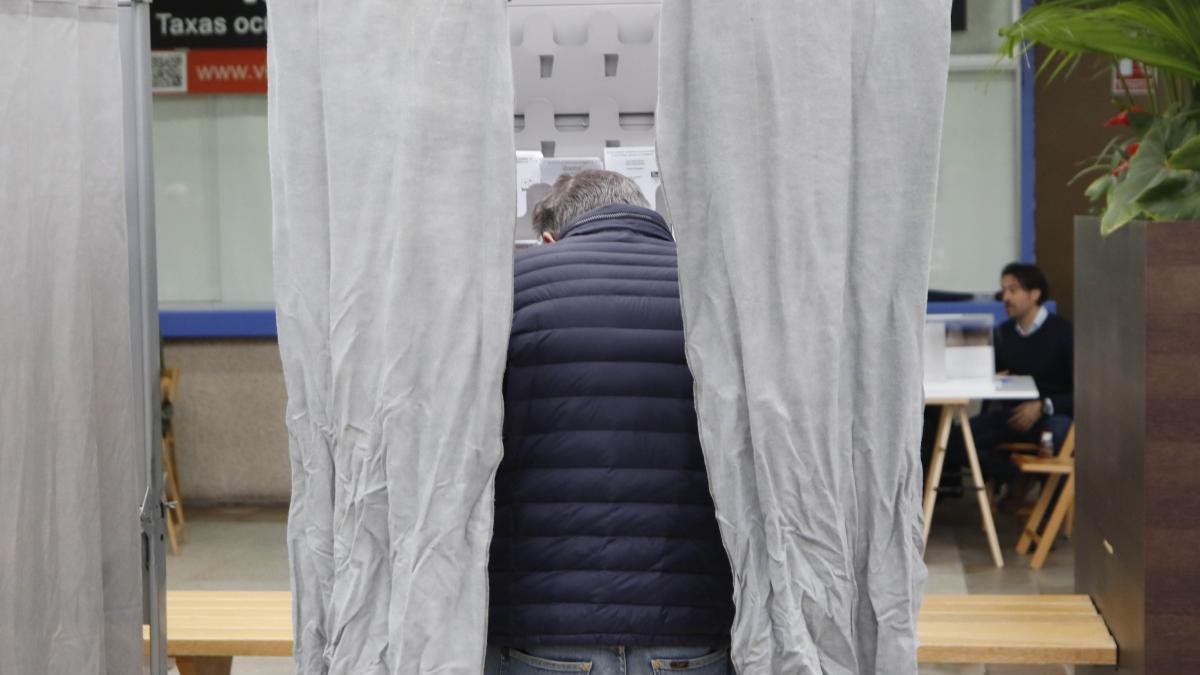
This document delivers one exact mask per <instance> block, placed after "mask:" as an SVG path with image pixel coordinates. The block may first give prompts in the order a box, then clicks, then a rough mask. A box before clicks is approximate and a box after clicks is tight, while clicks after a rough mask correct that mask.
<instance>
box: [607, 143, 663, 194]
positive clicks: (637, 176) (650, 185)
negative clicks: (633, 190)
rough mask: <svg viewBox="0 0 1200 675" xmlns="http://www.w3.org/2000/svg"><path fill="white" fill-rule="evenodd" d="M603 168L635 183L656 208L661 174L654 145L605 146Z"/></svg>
mask: <svg viewBox="0 0 1200 675" xmlns="http://www.w3.org/2000/svg"><path fill="white" fill-rule="evenodd" d="M604 168H606V169H608V170H609V171H615V172H617V173H619V174H621V175H623V176H625V177H626V178H629V179H630V180H632V181H633V182H635V183H637V185H638V187H639V188H641V189H642V194H643V195H645V197H646V201H648V202H650V208H652V209H657V208H658V188H659V187H660V186H661V185H662V176H661V175H660V174H659V173H658V155H657V154H655V152H654V147H653V146H650V147H629V148H605V149H604Z"/></svg>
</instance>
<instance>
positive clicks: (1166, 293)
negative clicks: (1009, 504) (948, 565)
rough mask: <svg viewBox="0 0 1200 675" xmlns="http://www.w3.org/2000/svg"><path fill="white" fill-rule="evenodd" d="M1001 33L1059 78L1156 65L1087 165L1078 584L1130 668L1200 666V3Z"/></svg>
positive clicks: (1080, 255) (1071, 5)
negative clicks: (1036, 50) (1092, 65)
mask: <svg viewBox="0 0 1200 675" xmlns="http://www.w3.org/2000/svg"><path fill="white" fill-rule="evenodd" d="M1001 34H1002V35H1003V36H1004V38H1005V44H1004V51H1005V53H1007V54H1009V55H1018V54H1024V53H1025V52H1026V51H1028V50H1029V49H1030V48H1032V47H1033V46H1034V45H1042V46H1044V47H1045V48H1046V52H1045V58H1044V60H1043V62H1042V63H1041V65H1040V68H1039V73H1040V74H1042V75H1045V76H1047V79H1048V80H1049V81H1050V82H1051V83H1052V82H1053V80H1054V77H1056V76H1058V75H1060V74H1062V73H1064V72H1066V71H1068V70H1070V69H1072V68H1074V67H1075V66H1076V65H1077V64H1078V63H1079V59H1080V57H1081V56H1084V55H1103V56H1107V57H1109V58H1111V59H1112V60H1113V62H1114V65H1117V62H1118V61H1119V60H1121V59H1131V60H1133V61H1135V62H1137V63H1140V64H1144V65H1145V66H1147V67H1148V68H1149V69H1148V71H1147V72H1148V73H1149V74H1150V77H1151V78H1152V79H1151V81H1150V82H1149V83H1148V85H1149V86H1148V91H1147V96H1146V97H1145V98H1144V99H1143V100H1145V101H1146V102H1145V103H1144V104H1143V106H1141V107H1139V106H1137V105H1135V103H1134V100H1133V96H1131V95H1129V93H1130V92H1129V87H1128V83H1126V87H1125V90H1126V91H1125V93H1126V96H1124V97H1122V100H1121V101H1119V103H1118V105H1119V106H1120V108H1121V109H1120V111H1119V112H1118V114H1117V115H1116V116H1114V117H1113V118H1112V119H1110V120H1109V122H1108V125H1109V126H1113V127H1117V128H1122V129H1124V130H1125V131H1126V133H1124V134H1122V135H1121V137H1120V138H1118V139H1116V140H1115V141H1113V142H1112V143H1111V144H1110V145H1109V146H1108V148H1107V150H1106V151H1105V152H1104V153H1103V154H1102V155H1101V156H1100V157H1099V158H1098V159H1097V160H1096V161H1095V162H1094V163H1093V164H1092V166H1091V167H1089V169H1088V170H1089V171H1096V172H1098V173H1099V174H1100V175H1099V176H1098V177H1097V178H1095V179H1094V180H1093V181H1092V183H1091V185H1090V186H1089V187H1088V196H1089V197H1090V198H1091V199H1092V200H1093V201H1094V202H1096V203H1097V204H1098V205H1099V206H1100V209H1099V210H1100V214H1099V215H1100V218H1099V223H1100V224H1099V226H1098V225H1097V219H1096V218H1080V219H1078V220H1077V222H1076V227H1075V313H1074V321H1075V357H1074V359H1075V363H1074V367H1075V410H1074V413H1075V429H1076V438H1077V443H1078V452H1077V455H1076V464H1075V467H1074V472H1075V473H1074V480H1075V484H1076V487H1077V489H1076V492H1075V494H1076V501H1075V531H1074V534H1073V543H1074V547H1075V585H1076V590H1077V592H1079V593H1085V594H1088V595H1090V596H1091V597H1092V599H1093V600H1094V601H1095V602H1096V605H1097V606H1098V607H1099V609H1100V611H1101V613H1102V614H1103V615H1104V619H1105V622H1106V623H1107V625H1108V626H1109V628H1110V629H1111V631H1112V634H1113V636H1114V637H1115V638H1116V641H1117V644H1118V646H1119V650H1118V654H1119V660H1120V664H1119V667H1118V670H1117V672H1121V673H1125V672H1129V673H1160V672H1161V673H1167V672H1171V673H1176V672H1194V671H1195V664H1196V663H1200V640H1194V639H1193V640H1180V639H1179V636H1180V635H1185V634H1186V635H1197V634H1200V611H1196V608H1197V607H1200V584H1198V583H1196V582H1195V579H1196V576H1195V575H1196V572H1195V570H1196V569H1200V548H1197V547H1196V546H1181V545H1180V542H1182V541H1200V520H1197V518H1196V517H1195V513H1196V509H1197V508H1200V498H1197V495H1200V422H1198V421H1197V420H1198V417H1197V413H1196V408H1197V406H1198V405H1200V377H1197V373H1200V222H1197V221H1200V96H1198V93H1197V89H1198V87H1197V83H1198V82H1200V0H1045V1H1043V2H1041V3H1040V4H1038V5H1035V6H1034V7H1032V8H1031V9H1029V10H1028V11H1027V12H1025V14H1024V16H1022V17H1021V19H1020V20H1019V21H1017V22H1016V23H1014V24H1012V25H1010V26H1008V27H1006V28H1004V29H1003V30H1002V31H1001ZM1118 72H1120V71H1119V70H1118ZM1102 115H1103V113H1101V114H1098V115H1097V116H1098V117H1101V116H1102ZM1085 173H1086V172H1085ZM1053 198H1054V196H1053V195H1039V199H1053ZM1077 672H1078V673H1079V674H1080V675H1083V674H1084V673H1092V672H1095V673H1099V672H1113V671H1112V670H1110V669H1105V670H1103V671H1101V670H1098V669H1090V670H1077Z"/></svg>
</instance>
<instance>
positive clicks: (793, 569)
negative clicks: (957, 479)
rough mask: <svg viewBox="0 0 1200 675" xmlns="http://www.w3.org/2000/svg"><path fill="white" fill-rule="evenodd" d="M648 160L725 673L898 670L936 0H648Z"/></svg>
mask: <svg viewBox="0 0 1200 675" xmlns="http://www.w3.org/2000/svg"><path fill="white" fill-rule="evenodd" d="M661 30H662V34H661V41H662V42H661V44H662V48H661V63H660V77H659V82H660V84H659V87H660V92H659V106H658V154H659V166H660V168H661V170H662V175H663V181H664V182H663V186H664V189H665V192H666V195H667V200H668V205H669V208H670V212H671V215H672V219H673V223H674V228H675V234H676V238H677V239H678V242H679V260H680V270H679V276H680V284H681V290H682V300H683V309H684V321H685V331H686V336H687V354H688V363H689V364H690V366H691V368H692V371H693V374H694V375H695V377H696V405H697V412H698V415H699V420H700V432H701V442H702V444H703V447H704V453H705V457H706V461H707V464H708V469H709V481H710V485H711V488H712V491H713V496H714V498H715V501H716V505H717V514H718V519H719V520H720V525H721V531H722V536H723V538H724V541H725V546H726V550H727V551H728V553H729V556H730V560H731V562H732V564H733V570H734V576H735V581H734V588H735V600H736V603H737V609H738V611H737V618H736V622H735V626H734V630H733V656H734V662H735V664H736V665H737V667H738V671H739V672H740V673H742V674H743V675H747V674H752V675H758V674H761V675H774V674H778V673H789V674H791V673H830V674H835V673H836V674H841V673H847V674H850V673H880V674H886V675H899V674H902V673H915V672H916V670H917V665H916V646H917V645H916V640H915V631H916V618H917V613H918V610H919V605H920V598H921V592H922V588H923V582H924V578H925V567H924V564H923V563H922V544H921V513H920V494H919V492H920V485H921V473H920V459H919V455H918V441H919V437H920V429H921V418H920V415H921V408H922V391H921V349H920V337H921V328H922V325H923V321H924V309H925V293H926V288H927V284H928V270H929V257H930V245H931V234H932V229H933V212H934V197H935V186H936V177H937V169H938V157H939V146H940V135H941V121H942V113H943V104H944V100H945V90H946V84H947V68H948V59H949V56H948V54H949V35H950V33H949V1H948V0H851V1H848V2H841V3H829V2H816V1H815V0H801V1H796V0H788V1H786V2H785V1H782V0H780V1H765V2H728V1H727V0H664V3H663V16H662V29H661Z"/></svg>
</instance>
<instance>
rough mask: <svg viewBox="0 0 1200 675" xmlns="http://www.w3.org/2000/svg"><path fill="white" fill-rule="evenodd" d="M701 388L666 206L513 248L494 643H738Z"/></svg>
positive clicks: (600, 218) (590, 217) (586, 221)
mask: <svg viewBox="0 0 1200 675" xmlns="http://www.w3.org/2000/svg"><path fill="white" fill-rule="evenodd" d="M692 386H693V385H692V376H691V373H690V371H689V370H688V367H687V364H686V362H685V361H684V349H683V321H682V317H681V314H680V306H679V284H678V280H677V277H676V257H675V243H674V241H673V240H672V238H671V235H670V232H669V231H668V229H667V227H666V224H665V223H664V222H663V220H662V218H661V216H659V215H658V214H657V213H655V212H653V211H650V210H647V209H640V208H636V207H630V206H610V207H605V208H603V209H597V210H596V211H592V212H591V213H588V214H585V215H584V216H582V217H580V218H579V219H577V220H576V221H575V222H574V223H572V224H571V225H569V226H568V227H567V228H566V230H565V232H564V236H563V237H562V239H561V241H559V242H558V243H555V244H552V245H549V246H542V247H538V248H535V249H530V250H527V251H524V252H522V253H521V254H520V255H518V257H517V263H516V298H515V307H514V313H513V328H512V339H511V341H510V343H509V352H508V371H507V374H506V376H505V387H504V397H505V420H504V450H505V455H504V460H503V461H502V462H501V464H500V469H499V473H498V475H497V477H496V524H495V537H494V540H493V543H492V552H491V560H490V563H489V568H490V569H489V571H490V576H491V608H490V619H489V633H490V639H491V641H492V643H493V644H499V645H504V646H514V647H521V646H535V645H642V646H649V645H660V646H673V645H708V644H720V643H724V642H728V640H729V630H730V623H731V621H732V617H733V603H732V594H733V590H732V582H731V574H730V569H729V561H728V559H727V557H726V555H725V551H724V548H723V547H722V545H721V540H720V536H719V534H718V531H717V523H716V518H715V515H714V510H713V503H712V498H711V496H710V493H709V490H708V478H707V474H706V473H705V469H704V458H703V456H702V454H701V452H700V443H699V439H698V436H697V429H696V414H695V407H694V404H693V400H692Z"/></svg>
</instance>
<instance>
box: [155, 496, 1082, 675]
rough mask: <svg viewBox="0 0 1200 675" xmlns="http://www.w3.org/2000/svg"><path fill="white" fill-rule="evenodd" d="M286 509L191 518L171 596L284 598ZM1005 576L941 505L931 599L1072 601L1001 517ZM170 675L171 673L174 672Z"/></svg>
mask: <svg viewBox="0 0 1200 675" xmlns="http://www.w3.org/2000/svg"><path fill="white" fill-rule="evenodd" d="M285 520H286V513H285V512H284V510H283V509H261V508H239V509H221V510H210V511H199V510H195V509H193V510H192V511H191V512H189V514H188V529H189V533H190V540H189V542H188V543H187V544H186V545H185V546H184V547H183V550H182V552H181V554H180V555H178V556H170V557H168V559H167V588H169V589H172V590H216V589H222V590H287V588H288V562H287V550H286V548H285V544H284V528H285ZM997 527H998V529H999V531H1000V541H1001V545H1002V547H1003V551H1004V555H1005V562H1006V563H1007V564H1006V566H1005V567H1004V568H1003V569H998V568H996V567H995V566H994V565H993V564H992V559H991V554H990V553H989V552H988V548H987V541H986V539H985V538H984V536H983V532H982V529H981V527H980V521H979V511H978V508H977V507H976V506H975V503H974V502H973V501H969V500H967V499H945V500H942V501H941V502H939V504H938V508H937V512H936V513H935V515H934V519H933V532H932V534H931V535H930V541H929V548H928V551H927V553H926V562H927V563H928V565H929V584H928V592H929V593H948V594H958V593H1071V592H1073V591H1074V570H1073V565H1074V563H1073V553H1072V551H1071V547H1070V544H1069V543H1068V542H1066V541H1061V542H1060V543H1059V546H1058V547H1057V548H1056V549H1055V550H1054V551H1053V552H1052V553H1051V554H1050V558H1049V560H1048V561H1047V562H1046V566H1045V567H1044V568H1043V569H1042V570H1040V571H1037V572H1035V571H1033V570H1031V569H1029V563H1028V558H1027V557H1019V556H1017V555H1016V553H1015V552H1013V547H1014V545H1015V543H1016V540H1017V536H1018V534H1019V530H1018V527H1017V524H1016V521H1015V519H1014V518H1013V517H1011V516H998V517H997ZM172 672H175V671H174V670H172ZM1070 672H1071V671H1070V669H1064V668H1061V667H1052V668H1013V667H1000V666H990V667H987V668H986V669H985V668H984V667H983V666H924V667H922V668H921V675H1065V674H1069V673H1070ZM233 673H234V675H290V674H291V673H293V668H292V661H291V659H286V658H236V659H234V662H233Z"/></svg>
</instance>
